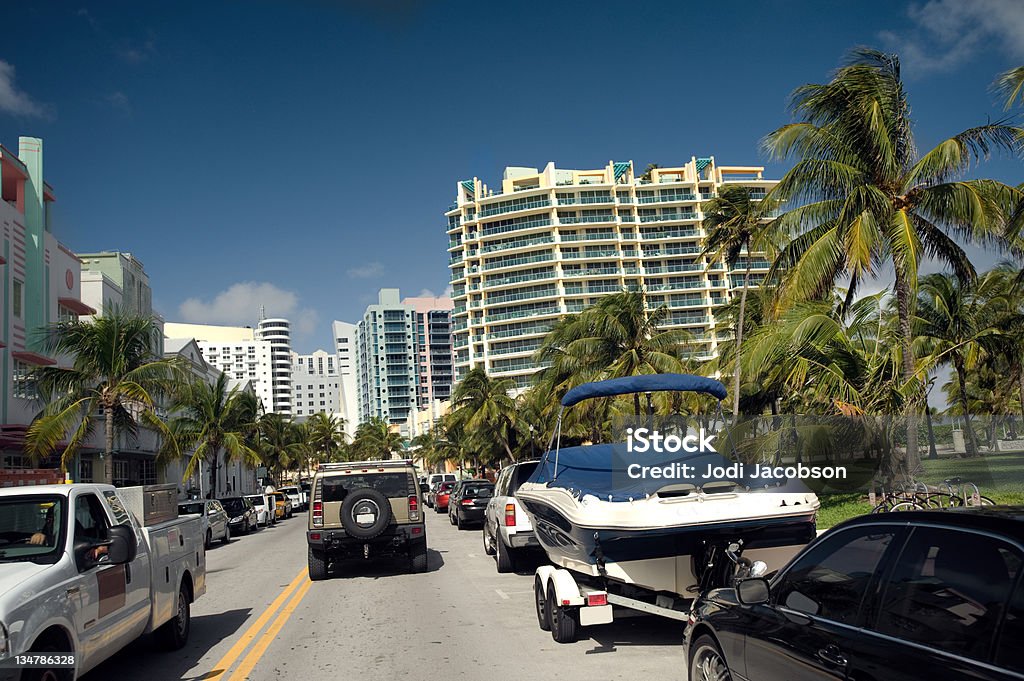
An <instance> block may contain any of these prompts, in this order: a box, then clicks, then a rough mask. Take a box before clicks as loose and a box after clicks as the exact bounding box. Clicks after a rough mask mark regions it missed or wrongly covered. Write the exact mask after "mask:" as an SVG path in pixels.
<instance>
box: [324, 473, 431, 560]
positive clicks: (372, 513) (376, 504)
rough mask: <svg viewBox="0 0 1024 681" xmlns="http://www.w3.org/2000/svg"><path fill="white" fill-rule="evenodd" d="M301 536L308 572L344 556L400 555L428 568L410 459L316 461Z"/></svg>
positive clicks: (417, 493) (417, 488)
mask: <svg viewBox="0 0 1024 681" xmlns="http://www.w3.org/2000/svg"><path fill="white" fill-rule="evenodd" d="M311 491H312V495H313V496H312V499H311V501H310V504H309V523H308V525H307V528H306V539H307V541H308V544H309V578H310V579H313V580H318V579H325V578H326V577H327V571H328V567H329V566H330V564H331V563H334V562H336V561H338V560H341V559H345V558H363V559H365V558H377V557H381V556H404V557H408V559H409V568H410V569H411V570H412V571H413V572H425V571H426V569H427V529H426V526H425V525H424V523H423V513H422V511H421V510H420V509H421V506H422V499H421V498H420V487H419V484H417V482H416V469H415V468H414V467H413V465H412V461H357V462H350V463H330V464H321V465H320V467H319V468H318V469H317V472H316V475H315V476H314V477H313V484H312V486H311Z"/></svg>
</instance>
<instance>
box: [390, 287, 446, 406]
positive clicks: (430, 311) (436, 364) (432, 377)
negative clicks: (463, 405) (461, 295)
mask: <svg viewBox="0 0 1024 681" xmlns="http://www.w3.org/2000/svg"><path fill="white" fill-rule="evenodd" d="M402 304H403V305H411V306H412V307H413V309H415V310H416V348H417V350H418V352H417V360H416V363H417V369H418V372H419V378H418V381H417V382H418V386H417V397H416V407H417V408H418V409H423V408H425V407H427V406H428V405H430V404H431V403H432V402H435V401H437V400H441V401H444V400H447V399H449V398H450V397H451V396H452V358H453V355H452V307H453V303H452V299H451V298H447V297H440V298H433V297H414V298H404V299H403V300H402Z"/></svg>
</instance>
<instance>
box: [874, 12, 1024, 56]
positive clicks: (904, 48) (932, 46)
mask: <svg viewBox="0 0 1024 681" xmlns="http://www.w3.org/2000/svg"><path fill="white" fill-rule="evenodd" d="M907 14H908V15H909V17H910V20H911V22H912V24H913V26H912V28H910V29H908V30H907V31H883V32H881V33H880V34H879V36H880V37H881V39H882V41H883V42H884V43H885V46H886V48H887V49H890V50H893V51H895V52H897V53H899V55H900V58H901V60H902V62H903V64H905V65H906V66H907V67H908V68H909V69H910V70H911V71H916V72H918V73H928V72H940V71H948V70H950V69H952V68H955V67H956V66H959V65H960V64H962V63H963V62H965V61H967V60H968V59H970V58H971V57H972V56H974V54H975V53H976V52H978V51H979V50H982V49H986V48H988V47H994V48H995V49H998V50H1001V51H1002V52H1003V53H1005V54H1006V55H1007V56H1009V57H1011V58H1013V59H1021V58H1024V40H1022V38H1021V36H1024V2H1020V0H968V1H964V0H930V1H929V2H926V3H925V4H923V5H912V6H911V7H910V9H909V10H908V11H907Z"/></svg>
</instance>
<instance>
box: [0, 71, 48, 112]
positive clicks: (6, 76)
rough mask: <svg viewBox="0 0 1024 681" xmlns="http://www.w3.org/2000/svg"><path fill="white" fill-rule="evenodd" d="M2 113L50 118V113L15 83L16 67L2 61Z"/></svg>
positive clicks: (0, 96)
mask: <svg viewBox="0 0 1024 681" xmlns="http://www.w3.org/2000/svg"><path fill="white" fill-rule="evenodd" d="M0 112H5V113H9V114H14V115H15V116H24V117H27V118H49V117H50V112H49V111H48V110H47V108H46V107H45V106H43V105H42V104H40V103H38V102H36V101H35V100H34V99H32V98H31V97H30V96H29V95H28V94H27V93H25V92H22V91H21V90H19V89H18V87H17V86H16V85H15V83H14V65H13V64H8V63H7V62H5V61H3V60H0Z"/></svg>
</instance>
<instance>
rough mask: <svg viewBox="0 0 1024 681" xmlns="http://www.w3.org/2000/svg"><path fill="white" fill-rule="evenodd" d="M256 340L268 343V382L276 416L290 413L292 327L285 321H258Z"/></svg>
mask: <svg viewBox="0 0 1024 681" xmlns="http://www.w3.org/2000/svg"><path fill="white" fill-rule="evenodd" d="M256 338H258V339H260V340H265V341H269V342H270V365H271V372H270V381H271V393H272V395H273V397H272V403H273V408H272V411H273V412H274V413H277V414H291V411H292V326H291V323H290V322H289V321H288V320H287V319H260V322H259V324H258V325H257V326H256Z"/></svg>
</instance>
